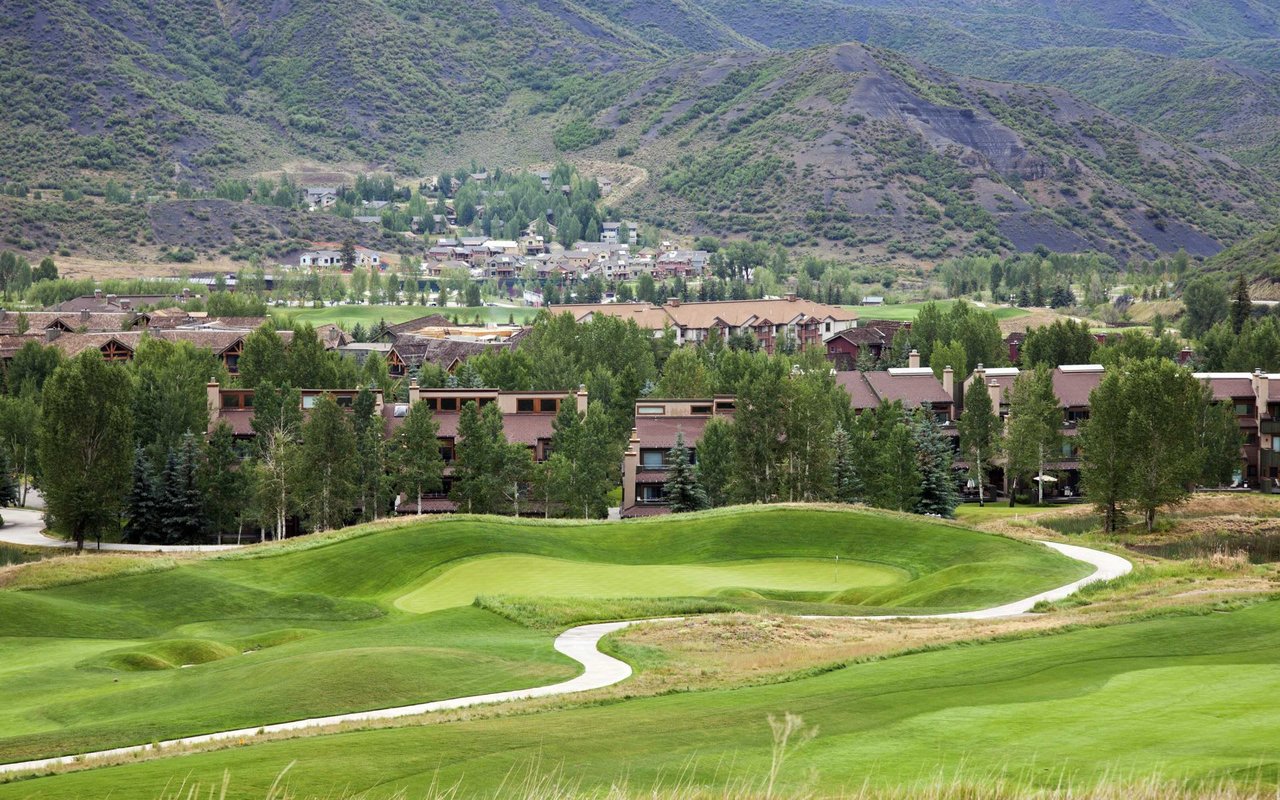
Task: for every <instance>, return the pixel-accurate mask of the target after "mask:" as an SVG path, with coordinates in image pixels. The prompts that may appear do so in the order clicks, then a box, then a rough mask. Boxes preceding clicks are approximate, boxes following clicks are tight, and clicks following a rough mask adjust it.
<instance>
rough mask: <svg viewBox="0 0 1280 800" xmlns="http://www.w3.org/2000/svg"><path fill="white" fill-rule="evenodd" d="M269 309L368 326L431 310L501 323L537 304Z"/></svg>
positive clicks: (530, 314) (531, 313)
mask: <svg viewBox="0 0 1280 800" xmlns="http://www.w3.org/2000/svg"><path fill="white" fill-rule="evenodd" d="M271 313H272V314H273V315H275V316H276V317H279V318H281V319H285V318H292V319H293V320H294V321H295V322H298V323H302V322H310V323H311V324H312V325H328V324H329V323H343V324H346V325H347V327H351V326H353V325H355V324H356V323H357V322H358V323H360V324H362V325H364V326H365V327H366V328H368V327H369V326H370V325H377V324H378V321H379V320H385V321H386V323H387V324H388V325H394V324H396V323H398V322H407V321H409V320H411V319H417V318H419V317H425V316H428V315H430V314H443V315H444V316H446V317H448V318H449V319H453V318H454V316H455V315H457V317H458V320H459V322H463V323H470V322H472V321H473V320H475V318H476V315H477V314H478V315H479V316H480V318H481V319H482V320H483V321H485V322H494V323H503V324H505V323H506V322H507V320H509V319H510V318H511V317H512V316H513V315H514V316H515V320H516V322H521V323H523V322H528V321H530V320H532V319H533V318H534V317H535V316H537V315H538V309H536V308H525V307H520V308H507V307H497V308H494V307H490V306H478V307H475V308H467V307H459V306H448V307H445V308H439V307H436V306H416V305H403V306H382V305H378V306H357V305H343V306H325V307H324V308H272V309H271Z"/></svg>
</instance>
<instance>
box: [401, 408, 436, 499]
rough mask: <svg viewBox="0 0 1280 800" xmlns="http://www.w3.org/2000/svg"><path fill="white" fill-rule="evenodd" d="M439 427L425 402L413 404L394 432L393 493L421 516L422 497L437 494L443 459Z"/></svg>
mask: <svg viewBox="0 0 1280 800" xmlns="http://www.w3.org/2000/svg"><path fill="white" fill-rule="evenodd" d="M439 430H440V426H439V425H438V424H437V423H436V420H435V416H434V415H433V414H432V413H431V409H430V408H428V407H427V404H426V403H414V404H413V405H412V406H410V407H409V413H408V414H407V415H406V416H405V418H404V424H403V425H401V426H400V427H399V429H397V430H396V434H395V439H394V440H393V442H392V445H391V447H392V455H391V463H392V467H393V469H394V472H395V475H394V481H393V485H394V487H395V490H396V492H398V493H400V494H403V495H404V496H405V498H406V500H408V499H412V500H413V501H414V503H415V505H414V510H415V512H416V513H418V514H421V513H422V497H423V495H427V494H433V493H435V492H438V491H440V488H441V486H442V485H443V475H444V457H443V456H442V455H440V439H439Z"/></svg>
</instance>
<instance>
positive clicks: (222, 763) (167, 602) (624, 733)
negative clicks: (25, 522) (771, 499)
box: [0, 507, 1280, 800]
mask: <svg viewBox="0 0 1280 800" xmlns="http://www.w3.org/2000/svg"><path fill="white" fill-rule="evenodd" d="M837 556H838V557H839V558H838V559H837ZM84 558H90V557H81V559H82V560H83V559H84ZM105 558H107V559H110V561H104V562H103V563H104V564H105V565H106V566H104V567H103V568H101V569H96V570H91V571H87V572H86V571H85V570H84V569H82V568H81V569H73V568H71V567H69V566H68V563H69V562H70V563H71V564H74V563H75V560H74V559H52V560H49V561H45V562H40V563H37V564H29V565H24V566H22V567H20V568H19V567H15V568H10V570H11V571H10V572H8V573H5V574H4V579H5V581H6V582H5V583H4V584H3V586H0V686H3V687H4V696H5V698H6V701H7V702H6V703H5V704H4V705H3V706H0V762H5V763H7V762H14V761H23V760H28V759H35V758H43V757H50V756H58V755H63V754H69V753H78V752H89V751H94V750H101V749H105V748H109V747H120V746H128V745H137V744H146V743H148V742H152V741H159V740H163V739H167V738H175V737H180V736H191V735H198V734H202V733H209V732H216V731H222V730H230V729H236V728H252V727H254V726H265V725H269V724H272V723H278V722H286V721H290V720H297V719H302V718H307V717H315V716H322V715H331V714H340V713H344V712H353V711H364V710H371V709H380V708H389V707H394V706H400V705H407V704H415V703H423V702H427V701H431V700H439V699H445V698H454V697H462V696H469V695H475V694H481V693H487V692H502V691H509V690H515V689H523V688H529V687H537V686H543V685H546V684H551V683H555V682H559V681H565V680H568V679H570V678H572V677H573V676H574V675H576V674H578V673H579V672H580V671H581V665H580V664H578V663H577V662H576V661H575V660H573V659H570V658H568V657H566V656H565V655H563V654H562V653H560V652H557V651H556V649H554V648H553V646H552V645H553V640H554V639H555V637H556V635H557V634H558V633H559V632H561V631H564V630H565V629H567V628H570V627H572V626H574V625H578V624H581V623H587V622H594V621H601V620H609V619H636V618H650V617H662V616H674V615H681V616H687V615H695V614H701V613H712V612H747V613H748V614H764V615H767V616H776V615H830V616H852V615H892V616H900V615H931V614H941V613H953V612H961V611H967V610H973V609H981V608H988V607H992V606H997V605H1000V604H1002V603H1008V602H1011V601H1015V600H1019V599H1021V598H1026V597H1029V596H1032V595H1035V594H1037V593H1040V592H1044V591H1047V590H1049V589H1053V588H1055V587H1061V586H1064V585H1066V584H1069V583H1072V582H1073V581H1077V580H1079V579H1081V578H1083V577H1084V576H1086V575H1088V574H1090V573H1091V572H1092V571H1093V567H1092V566H1090V565H1089V564H1085V563H1081V562H1080V561H1077V560H1073V559H1070V558H1067V557H1065V556H1063V555H1060V554H1059V553H1057V552H1055V551H1054V550H1052V549H1049V548H1046V547H1043V546H1042V545H1039V544H1036V543H1034V542H1027V541H1020V540H1015V539H1010V538H1006V537H1002V536H997V535H993V534H989V533H983V532H979V531H975V530H970V529H967V528H964V527H961V526H957V525H954V524H948V523H944V522H941V521H934V520H929V519H924V518H920V517H907V516H904V515H897V514H887V513H879V512H869V511H857V510H834V509H832V510H828V509H821V508H800V507H768V508H738V509H730V510H721V511H716V512H707V513H701V514H695V515H687V516H680V517H666V518H656V519H648V520H638V521H633V522H626V523H571V522H569V523H567V522H554V523H553V522H541V521H527V520H509V519H496V518H486V517H466V516H457V517H445V518H440V519H432V520H426V521H417V520H414V521H409V522H400V523H396V524H389V525H388V524H383V525H370V526H363V527H359V528H353V529H347V530H344V531H338V532H335V533H332V534H325V535H318V536H311V537H304V538H300V539H295V540H291V541H288V542H285V543H280V544H269V545H264V546H258V547H252V548H248V549H246V550H244V551H238V552H233V553H221V554H213V555H206V556H199V557H189V558H182V559H168V558H148V559H141V560H140V559H137V558H125V557H105ZM765 618H766V617H760V619H765ZM875 624H877V625H892V624H894V623H890V622H879V623H875ZM603 646H604V648H605V649H606V651H607V652H613V653H614V654H615V655H617V656H619V657H621V658H623V659H625V660H627V661H630V662H632V663H633V664H634V665H635V667H636V669H637V670H638V671H639V673H640V674H641V675H643V674H645V672H646V670H648V669H650V668H655V667H659V668H660V666H661V664H662V658H663V657H662V655H661V654H660V653H656V652H654V651H651V650H649V649H646V648H644V647H636V646H630V645H626V644H623V643H619V644H610V643H609V642H607V641H606V642H605V643H604V645H603ZM1278 664H1280V602H1261V603H1254V604H1240V605H1239V607H1231V608H1223V609H1221V610H1220V611H1219V612H1218V613H1195V614H1188V613H1184V614H1167V615H1159V614H1155V615H1150V617H1149V618H1142V619H1137V620H1134V621H1131V622H1128V623H1126V624H1116V625H1111V626H1107V627H1085V628H1080V629H1070V628H1068V629H1065V632H1056V633H1053V634H1051V635H1050V634H1044V635H1024V636H1013V637H1004V638H997V639H995V640H988V641H986V642H984V643H981V644H973V645H967V646H961V645H958V644H957V645H952V646H941V647H924V648H919V649H917V650H915V651H906V652H903V653H900V654H898V655H896V656H895V657H891V658H883V659H880V658H871V659H861V660H855V661H852V662H848V663H842V664H832V665H830V666H828V667H825V668H821V669H812V670H808V671H805V672H801V673H796V674H794V675H792V676H791V677H790V678H788V679H785V680H774V681H769V682H765V683H763V684H761V685H739V686H733V687H727V688H726V687H720V686H715V685H708V686H707V687H706V688H704V689H701V690H693V691H684V692H676V693H659V694H658V695H656V696H643V697H636V698H632V699H628V700H624V701H613V702H600V703H579V704H575V703H568V704H567V706H565V707H547V708H541V709H540V710H537V713H527V712H526V713H516V714H493V713H490V714H479V715H477V716H474V717H466V716H464V718H461V719H458V720H455V721H451V722H443V723H439V724H428V725H412V724H404V723H401V724H400V726H397V727H390V728H386V729H374V730H363V731H352V732H340V733H331V734H327V735H319V736H307V737H303V738H295V739H288V740H280V741H263V742H259V743H256V744H247V743H246V744H244V745H243V746H234V747H230V748H227V749H222V750H213V751H210V752H204V753H198V754H194V755H188V756H183V757H181V758H180V759H176V760H175V759H173V758H163V757H162V758H157V759H153V760H144V761H139V762H137V763H126V764H121V765H116V766H105V767H100V768H94V769H88V770H79V771H71V772H67V773H65V774H57V775H46V776H42V777H15V778H13V779H10V780H9V781H8V782H6V783H0V798H9V797H14V798H60V797H107V796H110V797H112V798H147V799H148V800H151V799H153V798H161V797H169V796H176V795H173V794H172V792H173V790H174V788H175V786H176V785H185V786H187V787H193V786H199V787H204V788H203V789H202V791H203V792H204V793H205V794H207V793H208V792H210V791H212V789H213V787H222V786H223V781H224V780H227V781H229V782H228V783H227V788H226V795H225V796H226V797H236V798H262V797H267V796H269V793H270V787H271V786H272V784H273V782H274V781H275V780H276V779H277V776H278V775H279V774H280V773H281V771H282V770H284V769H285V768H287V767H289V766H290V764H293V766H292V768H290V770H289V773H288V785H289V791H290V796H292V797H299V798H301V797H333V796H348V795H349V796H354V795H356V794H359V795H360V796H362V797H368V798H380V797H387V798H390V797H396V796H407V797H431V796H436V795H434V794H432V792H435V791H437V790H438V789H439V787H441V786H446V787H447V786H452V785H454V784H455V783H456V784H457V785H458V786H459V787H460V789H459V790H458V791H460V792H461V794H459V795H457V796H464V797H470V796H476V797H495V796H502V795H503V794H504V790H503V789H502V788H501V787H504V786H507V787H509V786H510V782H511V780H512V776H513V775H519V774H525V773H528V772H529V771H530V770H539V771H554V772H558V773H562V774H564V775H566V776H571V777H572V780H573V785H574V787H575V788H576V789H580V790H582V791H584V792H589V791H594V790H595V789H597V788H601V787H608V786H611V785H615V784H617V783H618V782H619V781H623V782H625V783H627V784H628V785H631V786H636V787H640V788H644V787H652V786H666V785H684V786H699V787H712V788H715V787H719V788H720V789H721V790H723V791H724V792H725V793H726V796H730V795H732V794H733V786H734V785H735V784H734V781H735V780H739V781H740V780H743V778H742V776H747V777H748V778H749V779H751V780H754V779H755V778H756V777H758V776H760V775H765V774H768V773H770V771H771V770H774V771H775V772H776V769H775V767H773V766H771V765H772V764H774V763H775V762H774V761H773V760H772V759H773V758H774V754H775V752H776V749H775V746H774V745H775V742H774V739H773V738H772V734H771V731H770V724H769V718H770V717H774V718H775V719H781V718H783V717H784V715H796V716H797V717H798V718H800V719H802V720H803V722H802V723H801V722H797V725H798V726H799V727H798V728H797V736H798V737H799V736H801V734H805V736H804V738H807V737H808V735H813V738H812V741H811V742H808V743H807V744H806V745H805V746H803V747H798V748H797V749H796V750H795V752H794V753H793V754H791V755H789V756H788V760H787V767H786V770H785V771H783V772H782V773H781V774H779V775H778V776H777V780H778V786H779V787H780V791H796V792H800V791H808V792H818V793H829V794H838V793H840V792H842V791H845V790H848V789H849V788H850V787H854V788H856V787H859V786H877V785H883V786H896V787H901V786H903V785H910V784H912V783H913V782H916V781H923V782H928V781H932V780H936V779H938V778H939V776H944V777H948V778H950V777H960V778H967V777H973V776H976V777H977V778H978V779H981V780H986V779H989V778H990V777H991V776H1001V777H1002V779H1004V778H1007V779H1009V780H1013V781H1015V782H1017V783H1018V784H1020V785H1029V786H1053V785H1057V784H1059V783H1062V782H1063V781H1066V782H1068V783H1073V782H1084V783H1088V782H1091V781H1096V780H1100V779H1102V778H1104V777H1106V776H1113V775H1117V774H1123V775H1135V776H1146V775H1153V774H1159V775H1160V776H1162V777H1169V778H1171V779H1176V780H1190V781H1204V782H1206V783H1213V782H1215V781H1219V780H1222V779H1223V778H1229V779H1233V780H1234V779H1237V778H1238V779H1241V780H1245V781H1254V780H1261V781H1271V782H1274V781H1275V780H1277V778H1278V777H1280V775H1277V769H1278V767H1277V764H1280V713H1277V711H1280V708H1277V706H1278V705H1280V701H1277V700H1276V699H1275V698H1276V697H1278V696H1280V693H1278V692H1277V690H1278V689H1280V666H1278ZM623 685H624V686H625V684H623ZM806 732H808V733H807V734H806ZM250 738H251V737H250ZM728 764H732V765H733V768H732V770H728V769H726V765H728ZM175 778H176V779H175ZM433 787H435V788H433ZM219 791H221V789H219ZM215 796H217V794H216V793H215ZM441 796H443V795H441ZM779 796H781V795H779Z"/></svg>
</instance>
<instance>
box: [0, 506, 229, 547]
mask: <svg viewBox="0 0 1280 800" xmlns="http://www.w3.org/2000/svg"><path fill="white" fill-rule="evenodd" d="M3 515H4V527H3V528H0V542H3V543H6V544H16V545H22V546H24V547H56V548H61V549H63V550H74V549H75V547H76V543H75V542H70V541H67V540H66V539H58V538H55V537H53V536H45V535H44V533H43V531H44V512H43V511H40V510H39V509H36V508H6V509H4V511H3ZM241 546H242V545H237V544H166V545H158V544H114V543H111V542H104V543H103V544H98V543H97V542H93V541H87V542H85V543H84V547H85V549H86V550H102V551H104V552H105V551H115V552H121V553H208V552H213V551H216V550H235V549H236V548H238V547H241Z"/></svg>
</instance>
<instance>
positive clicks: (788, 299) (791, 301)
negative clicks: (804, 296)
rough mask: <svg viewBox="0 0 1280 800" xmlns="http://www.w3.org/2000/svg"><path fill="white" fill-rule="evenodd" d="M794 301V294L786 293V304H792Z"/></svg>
mask: <svg viewBox="0 0 1280 800" xmlns="http://www.w3.org/2000/svg"><path fill="white" fill-rule="evenodd" d="M795 301H796V293H795V292H788V293H787V302H788V303H794V302H795Z"/></svg>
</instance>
